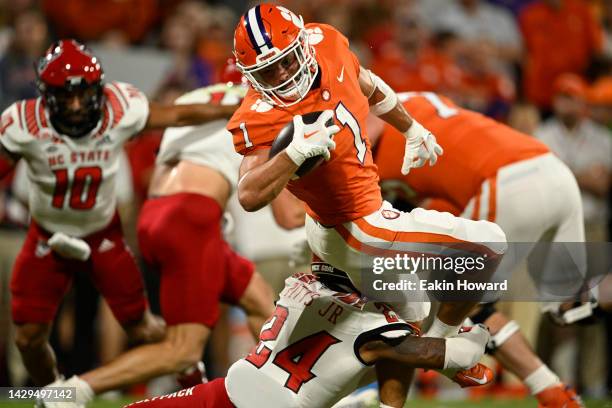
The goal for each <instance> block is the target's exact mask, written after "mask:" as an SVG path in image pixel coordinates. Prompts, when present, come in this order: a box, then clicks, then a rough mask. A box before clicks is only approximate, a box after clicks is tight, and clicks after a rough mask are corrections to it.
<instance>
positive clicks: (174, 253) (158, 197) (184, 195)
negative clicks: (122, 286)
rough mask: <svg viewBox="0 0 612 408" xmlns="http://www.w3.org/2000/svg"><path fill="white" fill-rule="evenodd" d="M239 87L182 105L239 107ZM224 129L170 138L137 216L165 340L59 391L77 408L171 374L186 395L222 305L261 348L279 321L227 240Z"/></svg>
mask: <svg viewBox="0 0 612 408" xmlns="http://www.w3.org/2000/svg"><path fill="white" fill-rule="evenodd" d="M238 80H240V76H239V77H238ZM236 85H237V86H233V84H232V83H227V84H217V85H213V86H209V87H205V88H200V89H197V90H195V91H192V92H189V93H187V94H185V95H183V96H181V97H180V98H178V99H177V101H176V103H177V104H179V105H184V104H187V103H209V102H212V103H219V104H221V105H232V106H235V105H236V104H237V103H238V102H239V101H240V100H241V99H242V98H243V97H244V94H245V93H246V89H245V87H243V86H240V84H239V83H238V84H236ZM226 124H227V120H223V119H219V120H215V121H212V122H210V123H206V124H204V125H201V126H191V127H181V128H170V129H167V130H166V131H165V133H164V136H163V138H162V142H161V146H160V149H159V153H158V155H157V160H156V166H155V170H154V172H153V176H152V179H151V184H150V186H149V199H148V200H147V201H146V202H145V203H144V205H143V208H142V210H141V213H140V217H139V222H138V241H139V246H140V250H141V253H142V255H143V257H144V258H145V261H146V262H147V263H149V264H150V265H151V267H153V268H154V269H156V270H158V271H159V273H160V303H161V312H162V316H163V318H164V319H165V321H166V324H167V329H166V338H165V339H164V340H163V341H161V342H158V343H154V344H148V345H143V346H141V347H137V348H134V349H132V350H130V351H128V352H126V353H125V354H123V355H121V356H119V357H118V358H117V359H116V360H114V361H112V362H111V363H109V364H107V365H105V366H102V367H99V368H97V369H95V370H92V371H90V372H88V373H85V374H83V375H81V376H79V377H76V376H75V377H73V378H71V379H69V380H67V381H63V382H61V381H60V382H56V383H54V384H52V386H74V387H76V388H77V401H76V404H75V405H72V406H81V405H83V404H86V403H87V402H89V400H90V399H91V398H92V397H93V395H94V394H98V393H102V392H105V391H108V390H112V389H118V388H123V387H126V386H128V385H131V384H134V383H137V382H141V381H144V380H147V379H150V378H153V377H157V376H159V375H163V374H171V373H180V374H182V375H180V376H179V382H180V384H181V385H182V386H183V387H185V388H187V387H191V386H194V385H196V384H199V383H202V381H203V374H204V373H203V365H202V364H201V363H200V359H201V357H202V353H203V350H204V347H205V346H206V342H207V340H208V338H209V336H210V332H211V330H212V329H213V328H214V326H215V324H216V322H217V320H218V318H219V312H220V310H219V303H220V302H222V301H223V302H227V303H230V304H235V305H239V306H241V307H242V308H243V309H244V310H245V312H246V314H247V317H248V321H249V326H250V329H251V331H252V333H253V336H254V337H255V339H257V335H258V333H259V331H260V330H261V327H262V325H263V323H264V322H265V320H266V319H267V318H269V317H270V316H271V315H272V313H273V312H274V302H273V298H272V291H271V289H270V288H269V286H268V285H267V284H266V283H265V281H264V280H263V278H262V277H261V276H260V275H259V274H258V273H257V272H256V271H255V270H254V266H253V264H252V263H251V262H250V261H248V260H246V259H245V258H243V257H241V256H240V255H238V254H237V253H235V252H234V251H233V250H232V249H231V248H230V247H229V245H228V244H227V243H226V242H225V241H224V239H223V235H222V225H221V224H222V218H223V212H224V210H225V206H226V204H227V201H228V199H229V197H230V195H231V194H232V192H233V191H234V190H235V189H236V184H237V182H238V168H239V166H240V160H241V159H240V156H239V155H238V154H237V153H236V152H234V148H233V145H232V138H231V135H230V134H229V132H228V131H227V130H226V129H225V125H226ZM47 406H49V407H52V406H55V405H54V404H52V403H47ZM61 406H70V405H67V404H66V403H63V405H61Z"/></svg>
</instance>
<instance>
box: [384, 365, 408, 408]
mask: <svg viewBox="0 0 612 408" xmlns="http://www.w3.org/2000/svg"><path fill="white" fill-rule="evenodd" d="M413 377H414V367H411V366H406V365H403V364H398V363H397V362H396V361H393V360H381V361H379V362H377V363H376V379H377V380H378V398H379V399H380V402H381V404H384V406H385V407H393V408H401V407H403V406H404V404H405V403H406V398H407V397H408V391H409V389H410V384H412V379H413Z"/></svg>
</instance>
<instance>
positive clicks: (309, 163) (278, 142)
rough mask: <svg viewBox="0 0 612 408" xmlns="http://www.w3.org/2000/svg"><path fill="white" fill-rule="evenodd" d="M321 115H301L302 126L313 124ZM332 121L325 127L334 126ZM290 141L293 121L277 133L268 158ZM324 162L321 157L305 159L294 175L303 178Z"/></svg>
mask: <svg viewBox="0 0 612 408" xmlns="http://www.w3.org/2000/svg"><path fill="white" fill-rule="evenodd" d="M321 113H323V112H321V111H316V112H310V113H306V114H304V115H302V120H303V121H304V124H311V123H314V122H315V121H316V120H317V118H318V117H319V115H320V114H321ZM333 121H334V120H333V119H330V120H329V121H327V125H328V126H331V125H333V124H334V123H333ZM292 140H293V121H291V122H289V123H287V124H286V125H285V127H284V128H282V129H281V131H280V132H279V133H278V136H276V138H275V139H274V142H272V147H271V148H270V154H269V157H270V158H272V157H274V156H276V155H277V154H279V153H280V152H282V151H283V150H284V149H285V148H286V147H287V146H289V143H291V141H292ZM324 161H325V159H324V158H323V157H322V156H315V157H311V158H309V159H306V161H305V162H304V163H302V165H301V166H300V167H298V169H297V170H296V171H295V175H296V176H297V177H303V176H304V175H306V174H308V173H309V172H311V171H312V170H313V169H315V168H316V167H318V166H319V165H320V164H321V163H323V162H324Z"/></svg>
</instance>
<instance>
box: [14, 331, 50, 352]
mask: <svg viewBox="0 0 612 408" xmlns="http://www.w3.org/2000/svg"><path fill="white" fill-rule="evenodd" d="M48 339H49V328H48V327H47V325H38V324H25V325H22V326H18V327H17V330H16V332H15V345H16V346H17V348H18V349H19V351H21V352H22V353H27V352H29V351H33V350H39V349H41V348H43V347H45V346H46V344H47V341H48Z"/></svg>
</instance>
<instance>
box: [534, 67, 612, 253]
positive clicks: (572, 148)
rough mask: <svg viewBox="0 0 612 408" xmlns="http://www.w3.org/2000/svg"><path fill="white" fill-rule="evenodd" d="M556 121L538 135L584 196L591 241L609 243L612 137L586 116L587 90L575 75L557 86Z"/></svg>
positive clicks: (555, 96)
mask: <svg viewBox="0 0 612 408" xmlns="http://www.w3.org/2000/svg"><path fill="white" fill-rule="evenodd" d="M553 91H554V99H553V111H554V117H552V118H550V119H549V120H547V121H546V122H545V123H544V124H542V126H540V127H539V128H538V130H537V131H536V136H537V137H538V138H539V139H541V140H542V141H543V142H544V143H546V144H547V145H548V146H549V147H550V149H551V150H552V151H553V152H554V153H555V154H557V156H559V157H560V158H561V159H562V160H563V161H564V162H565V164H567V165H568V166H569V168H570V169H571V170H572V172H573V173H574V175H575V176H576V180H577V181H578V185H579V186H580V190H581V192H582V205H583V212H584V221H585V227H586V235H587V240H589V239H590V240H596V241H601V240H603V241H606V238H605V233H604V232H603V231H605V228H606V224H607V214H608V208H607V207H608V206H607V197H608V190H609V188H610V175H611V174H612V173H611V172H612V135H611V134H610V132H609V131H608V130H607V129H606V128H604V127H603V126H601V125H598V124H597V123H595V122H593V121H592V120H591V119H589V118H588V117H587V116H586V113H587V112H586V109H587V107H586V103H585V102H586V101H585V98H586V96H587V94H586V92H587V87H586V84H585V83H584V81H583V80H582V79H581V78H580V77H578V76H576V75H574V74H563V75H561V76H560V77H558V78H557V79H556V80H555V81H554V83H553Z"/></svg>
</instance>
